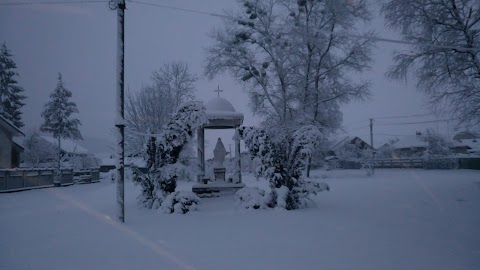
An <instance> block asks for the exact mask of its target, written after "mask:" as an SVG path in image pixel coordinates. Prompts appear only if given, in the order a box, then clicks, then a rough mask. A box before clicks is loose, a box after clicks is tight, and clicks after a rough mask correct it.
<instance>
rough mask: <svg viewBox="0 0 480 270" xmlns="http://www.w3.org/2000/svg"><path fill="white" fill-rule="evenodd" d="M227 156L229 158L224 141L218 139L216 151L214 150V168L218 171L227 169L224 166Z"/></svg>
mask: <svg viewBox="0 0 480 270" xmlns="http://www.w3.org/2000/svg"><path fill="white" fill-rule="evenodd" d="M225 156H227V150H225V146H223V143H222V139H220V138H218V140H217V144H216V145H215V149H213V167H214V168H218V169H220V168H225V167H224V166H223V162H224V161H225Z"/></svg>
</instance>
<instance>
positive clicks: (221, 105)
mask: <svg viewBox="0 0 480 270" xmlns="http://www.w3.org/2000/svg"><path fill="white" fill-rule="evenodd" d="M205 108H207V111H224V112H235V108H233V105H232V103H230V101H228V100H226V99H224V98H221V97H216V98H212V99H211V100H209V101H208V102H207V103H205Z"/></svg>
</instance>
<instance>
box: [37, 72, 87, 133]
mask: <svg viewBox="0 0 480 270" xmlns="http://www.w3.org/2000/svg"><path fill="white" fill-rule="evenodd" d="M71 97H72V92H70V91H69V90H68V89H67V88H65V86H64V85H63V81H62V74H60V73H59V74H58V83H57V87H56V88H55V90H53V92H52V93H51V94H50V99H51V100H50V101H49V102H48V103H47V104H45V108H44V110H43V112H42V117H43V119H44V122H43V124H42V126H41V127H40V130H41V131H44V132H47V133H51V134H52V135H53V137H54V138H57V139H59V140H60V139H61V138H71V139H80V140H82V139H83V138H82V134H81V133H80V130H79V129H78V127H79V126H80V125H81V123H80V120H78V119H76V118H73V117H72V115H73V114H74V113H78V109H77V105H76V104H75V103H74V102H72V101H70V100H69V99H70V98H71Z"/></svg>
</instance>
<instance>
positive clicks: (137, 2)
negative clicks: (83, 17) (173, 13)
mask: <svg viewBox="0 0 480 270" xmlns="http://www.w3.org/2000/svg"><path fill="white" fill-rule="evenodd" d="M128 2H130V3H136V4H141V5H146V6H154V7H160V8H166V9H171V10H178V11H184V12H190V13H196V14H202V15H209V16H213V17H220V18H230V19H234V18H233V17H229V16H227V15H222V14H218V13H211V12H206V11H200V10H193V9H187V8H179V7H175V6H167V5H159V4H154V3H149V2H142V1H135V0H129V1H128Z"/></svg>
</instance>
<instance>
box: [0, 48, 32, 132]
mask: <svg viewBox="0 0 480 270" xmlns="http://www.w3.org/2000/svg"><path fill="white" fill-rule="evenodd" d="M12 56H13V55H12V53H11V52H10V50H9V49H8V48H7V45H6V44H5V43H3V44H2V45H1V47H0V115H2V116H3V117H4V118H5V119H7V120H9V121H11V122H12V123H13V124H14V125H15V126H17V127H23V126H24V124H23V122H22V112H21V110H20V109H21V108H22V107H23V106H24V105H25V103H23V100H24V99H25V98H26V97H25V96H24V95H23V92H24V91H25V90H24V89H23V88H22V87H20V86H19V85H18V84H17V81H16V79H15V77H16V76H18V73H17V71H16V69H17V65H16V64H15V62H14V61H13V59H12Z"/></svg>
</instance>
